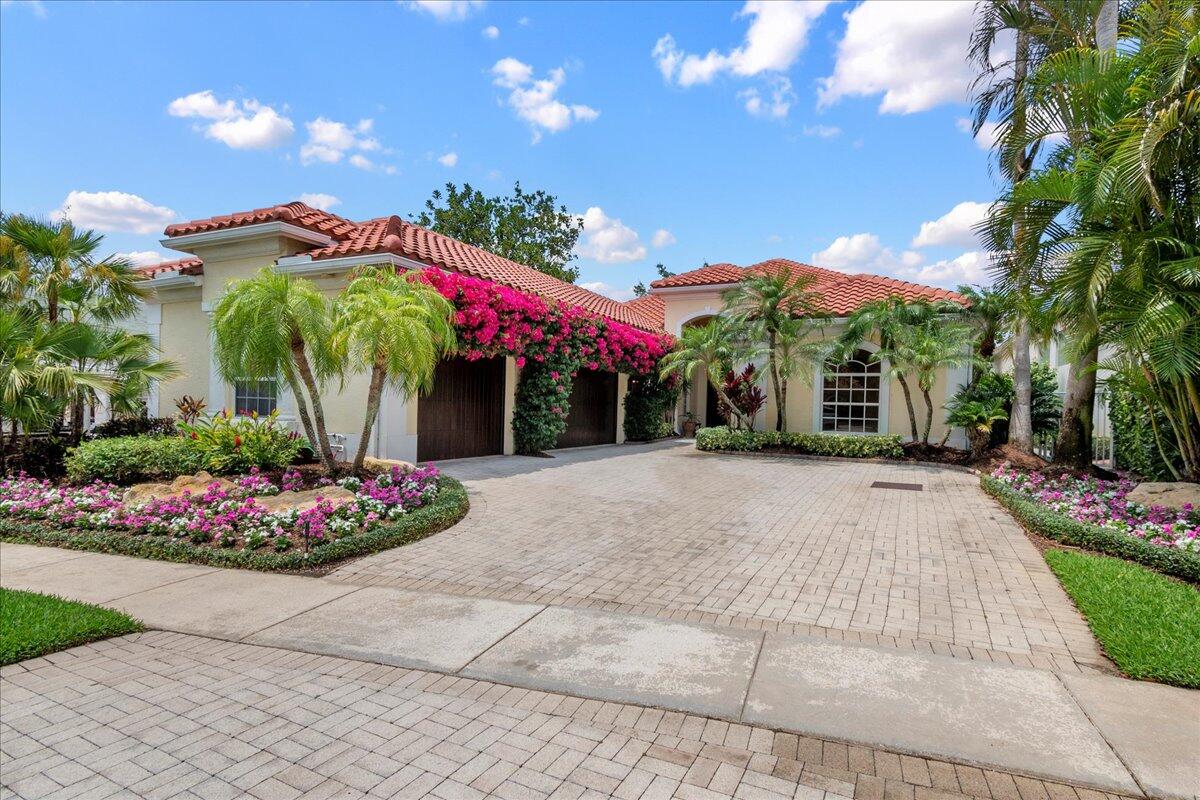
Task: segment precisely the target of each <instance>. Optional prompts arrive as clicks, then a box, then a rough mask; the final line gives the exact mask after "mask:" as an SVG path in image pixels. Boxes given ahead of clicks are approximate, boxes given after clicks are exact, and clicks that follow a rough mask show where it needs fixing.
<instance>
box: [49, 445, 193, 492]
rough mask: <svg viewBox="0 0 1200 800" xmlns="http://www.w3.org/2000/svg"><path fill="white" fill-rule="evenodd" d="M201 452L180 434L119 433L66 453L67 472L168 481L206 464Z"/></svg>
mask: <svg viewBox="0 0 1200 800" xmlns="http://www.w3.org/2000/svg"><path fill="white" fill-rule="evenodd" d="M205 466H206V465H205V457H204V453H203V452H201V450H200V449H199V448H198V447H196V445H195V443H194V442H193V441H192V440H191V439H186V438H184V437H182V436H118V437H115V438H111V439H95V440H93V441H90V442H84V443H83V444H81V445H79V447H76V448H75V449H74V450H72V451H71V452H70V453H69V454H68V455H67V475H68V476H70V478H71V480H73V481H78V482H85V481H95V480H100V481H105V482H107V483H116V484H120V485H124V484H129V483H141V482H143V481H169V480H171V479H172V478H174V477H176V476H178V475H191V474H192V473H194V472H196V471H198V470H201V469H204V468H205Z"/></svg>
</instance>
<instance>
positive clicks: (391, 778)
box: [0, 610, 1117, 800]
mask: <svg viewBox="0 0 1200 800" xmlns="http://www.w3.org/2000/svg"><path fill="white" fill-rule="evenodd" d="M247 613H253V612H252V610H251V611H248V612H247ZM0 709H2V713H0V797H5V798H7V797H15V798H26V799H28V800H33V798H76V797H89V798H105V797H153V798H188V799H189V800H195V798H205V800H218V799H219V798H234V797H254V798H260V799H261V800H268V798H298V797H306V798H329V797H339V798H355V797H371V798H385V797H404V798H410V797H411V798H416V797H436V798H443V799H444V800H461V799H464V798H483V797H498V798H510V799H516V800H525V798H549V797H552V798H573V799H576V798H597V797H608V796H612V797H618V798H626V799H627V800H652V799H653V798H684V799H691V798H696V799H697V800H712V799H715V798H729V797H735V798H740V799H741V800H757V799H758V798H795V799H797V800H838V798H856V800H887V798H900V797H903V798H908V800H950V798H956V797H978V798H988V799H989V800H990V799H992V798H994V799H995V800H1007V799H1008V798H1012V800H1031V799H1032V798H1054V799H1055V800H1117V798H1116V796H1115V795H1105V794H1101V793H1099V792H1095V791H1089V790H1086V789H1078V790H1077V789H1075V788H1072V787H1070V786H1066V785H1062V784H1055V783H1049V782H1045V781H1040V780H1034V779H1031V778H1027V777H1022V776H1014V775H1008V774H1005V773H1000V772H995V771H992V770H980V769H976V768H975V767H971V766H968V765H961V764H950V763H947V762H942V761H931V760H927V759H923V758H913V757H910V756H906V755H897V754H895V753H888V752H885V751H882V750H873V749H870V748H865V747H856V746H847V745H845V744H841V743H838V742H829V741H822V740H819V739H813V738H808V737H802V736H796V735H792V734H787V733H775V732H772V731H770V730H765V729H762V728H753V727H749V726H745V725H737V724H731V723H727V722H721V721H718V720H709V719H704V718H701V717H695V716H689V715H685V714H679V713H673V712H664V711H662V710H658V709H652V708H641V707H637V706H627V705H621V704H618V703H605V702H600V701H596V700H582V699H580V698H577V697H566V696H563V695H557V694H549V693H545V692H536V691H528V690H525V689H516V688H511V687H506V686H501V685H497V684H492V683H487V682H482V681H475V680H470V679H465V678H456V677H452V676H446V675H439V674H434V673H428V672H421V671H414V670H407V669H401V668H397V667H388V666H380V665H377V664H372V663H366V662H359V661H349V660H345V659H340V658H333V657H328V656H315V655H310V654H305V653H296V652H292V651H285V650H277V649H274V648H268V647H261V646H255V645H246V644H239V643H231V642H222V641H217V640H213V639H206V638H202V637H196V636H188V635H184V634H174V633H165V632H149V633H144V634H135V635H132V636H126V637H121V638H118V639H112V640H109V641H105V642H98V643H96V644H93V645H87V646H84V647H78V648H75V649H72V650H68V651H65V652H62V653H58V654H54V655H51V656H47V657H45V658H40V659H33V660H30V661H26V662H23V663H21V664H16V665H12V666H9V667H5V668H3V669H2V670H0Z"/></svg>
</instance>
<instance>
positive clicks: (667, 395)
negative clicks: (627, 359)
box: [625, 373, 679, 442]
mask: <svg viewBox="0 0 1200 800" xmlns="http://www.w3.org/2000/svg"><path fill="white" fill-rule="evenodd" d="M678 397H679V385H678V381H676V380H673V379H672V380H667V381H662V380H659V378H658V376H657V375H655V374H654V373H650V374H649V375H631V376H630V377H629V391H627V392H626V393H625V438H626V440H628V441H631V442H649V441H651V440H653V439H661V438H663V437H664V436H670V435H671V434H672V433H674V432H675V431H674V429H673V428H672V427H671V423H669V422H667V421H666V419H665V417H666V415H667V414H668V413H669V412H670V410H671V408H672V407H673V406H674V405H675V400H676V398H678Z"/></svg>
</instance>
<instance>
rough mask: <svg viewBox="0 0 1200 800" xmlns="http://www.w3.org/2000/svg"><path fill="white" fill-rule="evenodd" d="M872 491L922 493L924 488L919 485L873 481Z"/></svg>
mask: <svg viewBox="0 0 1200 800" xmlns="http://www.w3.org/2000/svg"><path fill="white" fill-rule="evenodd" d="M871 488H872V489H903V490H904V491H906V492H922V491H924V490H925V487H924V486H922V485H921V484H919V483H892V482H891V481H875V482H874V483H872V484H871Z"/></svg>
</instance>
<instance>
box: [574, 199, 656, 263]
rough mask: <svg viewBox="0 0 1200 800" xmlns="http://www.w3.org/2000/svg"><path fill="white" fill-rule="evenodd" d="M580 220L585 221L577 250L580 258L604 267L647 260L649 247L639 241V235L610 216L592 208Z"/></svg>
mask: <svg viewBox="0 0 1200 800" xmlns="http://www.w3.org/2000/svg"><path fill="white" fill-rule="evenodd" d="M580 219H582V220H583V235H582V236H580V239H579V244H577V245H576V246H575V250H576V252H577V253H578V254H579V256H580V257H582V258H590V259H594V260H595V261H599V262H600V263H602V264H622V263H625V262H629V261H640V260H641V259H643V258H645V257H646V246H645V245H644V244H642V242H641V240H640V239H639V238H638V233H637V231H635V230H634V229H633V228H630V227H628V226H627V225H625V224H624V223H623V222H621V220H619V219H616V218H614V217H610V216H608V215H607V214H605V213H604V210H603V209H601V208H600V207H598V206H592V207H591V208H589V209H588V210H587V212H586V213H584V215H583V216H582V217H580Z"/></svg>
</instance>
